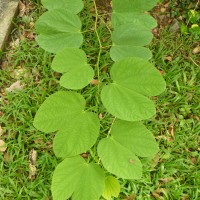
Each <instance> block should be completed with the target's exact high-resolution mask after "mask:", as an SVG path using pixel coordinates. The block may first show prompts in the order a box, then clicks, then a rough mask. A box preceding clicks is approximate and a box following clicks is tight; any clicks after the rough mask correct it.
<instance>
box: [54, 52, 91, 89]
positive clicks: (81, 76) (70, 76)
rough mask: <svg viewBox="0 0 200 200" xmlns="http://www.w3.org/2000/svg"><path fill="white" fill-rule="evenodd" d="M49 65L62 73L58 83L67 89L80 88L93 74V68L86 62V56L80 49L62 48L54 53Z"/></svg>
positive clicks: (88, 81)
mask: <svg viewBox="0 0 200 200" xmlns="http://www.w3.org/2000/svg"><path fill="white" fill-rule="evenodd" d="M51 66H52V68H53V69H54V70H55V71H57V72H61V73H64V75H63V76H62V77H61V80H60V84H61V86H63V87H65V88H67V89H82V88H84V87H85V86H86V85H88V84H89V83H90V82H91V80H92V79H93V76H94V71H93V69H92V68H91V67H90V65H88V64H87V56H86V54H85V52H84V51H83V50H81V49H75V48H66V49H63V50H62V51H60V52H58V53H57V54H56V56H55V58H54V60H53V62H52V65H51Z"/></svg>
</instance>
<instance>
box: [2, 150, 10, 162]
mask: <svg viewBox="0 0 200 200" xmlns="http://www.w3.org/2000/svg"><path fill="white" fill-rule="evenodd" d="M3 158H4V161H5V162H10V161H12V158H11V156H10V153H9V152H4V155H3Z"/></svg>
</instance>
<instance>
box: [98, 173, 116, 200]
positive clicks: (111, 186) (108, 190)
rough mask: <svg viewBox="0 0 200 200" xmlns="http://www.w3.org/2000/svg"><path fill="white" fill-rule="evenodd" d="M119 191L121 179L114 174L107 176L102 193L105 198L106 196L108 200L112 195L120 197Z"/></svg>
mask: <svg viewBox="0 0 200 200" xmlns="http://www.w3.org/2000/svg"><path fill="white" fill-rule="evenodd" d="M119 193H120V184H119V181H118V180H117V179H116V178H115V177H113V176H108V177H106V180H105V188H104V191H103V194H102V196H103V198H105V199H106V200H110V199H111V197H112V196H113V197H118V195H119Z"/></svg>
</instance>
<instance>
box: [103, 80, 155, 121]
mask: <svg viewBox="0 0 200 200" xmlns="http://www.w3.org/2000/svg"><path fill="white" fill-rule="evenodd" d="M101 100H102V102H103V105H104V106H105V108H106V109H107V110H108V112H109V113H111V114H112V115H114V116H115V117H117V118H119V119H123V120H127V121H140V120H144V119H149V118H150V117H152V116H153V115H155V113H156V110H155V107H154V103H153V102H152V101H151V100H150V99H148V98H147V97H145V96H143V95H141V94H138V93H137V92H134V91H132V90H130V89H127V88H125V87H121V86H120V85H117V84H109V85H107V86H104V87H103V89H102V92H101Z"/></svg>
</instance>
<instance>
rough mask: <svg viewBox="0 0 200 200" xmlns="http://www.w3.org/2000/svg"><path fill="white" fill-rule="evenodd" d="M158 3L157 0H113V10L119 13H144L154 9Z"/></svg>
mask: <svg viewBox="0 0 200 200" xmlns="http://www.w3.org/2000/svg"><path fill="white" fill-rule="evenodd" d="M156 4H157V0H134V1H133V0H123V1H122V0H112V7H113V11H114V12H118V13H127V12H129V13H131V12H141V13H142V12H144V11H148V10H150V9H152V8H153V7H154V6H155V5H156Z"/></svg>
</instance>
